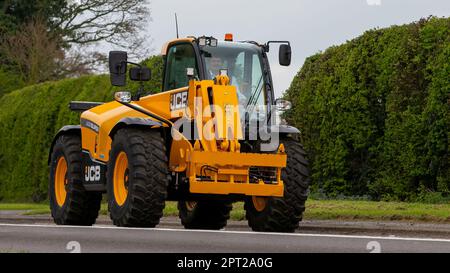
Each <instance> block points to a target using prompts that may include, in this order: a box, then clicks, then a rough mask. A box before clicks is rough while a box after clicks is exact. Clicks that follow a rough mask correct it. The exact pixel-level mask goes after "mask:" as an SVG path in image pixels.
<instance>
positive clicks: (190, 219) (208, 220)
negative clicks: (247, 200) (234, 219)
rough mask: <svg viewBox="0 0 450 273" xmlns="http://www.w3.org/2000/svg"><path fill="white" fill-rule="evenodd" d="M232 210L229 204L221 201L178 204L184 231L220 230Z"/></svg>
mask: <svg viewBox="0 0 450 273" xmlns="http://www.w3.org/2000/svg"><path fill="white" fill-rule="evenodd" d="M232 208H233V206H232V203H231V202H229V201H222V200H210V201H198V202H196V201H179V202H178V211H179V217H180V219H181V223H182V224H183V226H184V227H185V228H186V229H212V230H219V229H222V228H224V227H225V226H226V225H227V221H228V219H230V211H231V209H232Z"/></svg>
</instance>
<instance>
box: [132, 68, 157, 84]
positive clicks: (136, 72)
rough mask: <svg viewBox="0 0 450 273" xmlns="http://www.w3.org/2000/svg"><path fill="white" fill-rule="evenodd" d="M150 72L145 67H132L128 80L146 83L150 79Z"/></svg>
mask: <svg viewBox="0 0 450 273" xmlns="http://www.w3.org/2000/svg"><path fill="white" fill-rule="evenodd" d="M151 75H152V73H151V70H150V68H147V67H133V68H131V69H130V80H132V81H139V82H148V81H149V80H150V79H151Z"/></svg>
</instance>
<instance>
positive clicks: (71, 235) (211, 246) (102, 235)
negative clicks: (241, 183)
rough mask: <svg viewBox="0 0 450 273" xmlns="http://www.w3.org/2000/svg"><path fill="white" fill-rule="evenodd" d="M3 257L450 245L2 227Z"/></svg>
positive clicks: (442, 243) (449, 246) (438, 248)
mask: <svg viewBox="0 0 450 273" xmlns="http://www.w3.org/2000/svg"><path fill="white" fill-rule="evenodd" d="M0 252H51V253H55V252H56V253H59V252H66V253H67V252H83V253H89V252H151V253H154V252H163V253H165V252H177V253H182V252H190V253H217V252H225V253H226V252H228V253H236V252H244V253H258V252H266V253H267V252H270V253H272V252H275V253H299V252H308V253H316V252H326V253H334V252H339V253H342V252H352V253H354V252H357V253H358V252H361V253H368V252H383V253H385V252H433V253H435V252H450V240H449V239H431V238H406V237H397V236H395V237H394V236H366V235H340V234H312V233H294V234H278V233H256V232H251V231H237V230H223V231H191V230H183V229H180V228H156V229H130V228H117V227H113V226H109V225H97V226H94V227H69V226H64V227H63V226H55V225H51V224H11V223H9V224H0Z"/></svg>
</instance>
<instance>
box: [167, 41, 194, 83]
mask: <svg viewBox="0 0 450 273" xmlns="http://www.w3.org/2000/svg"><path fill="white" fill-rule="evenodd" d="M187 68H194V71H195V77H198V68H197V62H196V58H195V51H194V47H193V46H192V45H191V44H179V45H174V46H172V47H171V48H170V49H169V52H168V53H167V65H166V76H165V81H164V91H168V90H173V89H177V88H182V87H186V86H188V85H189V80H188V77H187V74H186V70H187Z"/></svg>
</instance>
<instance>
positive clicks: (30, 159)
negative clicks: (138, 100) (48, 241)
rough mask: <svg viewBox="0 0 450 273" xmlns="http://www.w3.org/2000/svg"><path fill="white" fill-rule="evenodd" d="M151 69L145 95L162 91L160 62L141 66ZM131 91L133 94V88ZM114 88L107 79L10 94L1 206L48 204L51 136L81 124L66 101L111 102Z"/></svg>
mask: <svg viewBox="0 0 450 273" xmlns="http://www.w3.org/2000/svg"><path fill="white" fill-rule="evenodd" d="M145 64H146V65H147V66H149V67H150V68H151V69H152V74H153V76H152V80H151V81H150V82H148V83H146V84H145V90H146V91H149V90H150V91H152V92H159V91H160V90H161V75H162V58H161V57H157V56H155V57H152V58H150V59H148V60H147V61H145ZM129 88H130V89H132V90H136V89H137V84H134V83H133V84H130V85H129ZM115 91H117V88H113V87H111V85H110V82H109V77H108V76H104V75H103V76H85V77H81V78H77V79H67V80H63V81H58V82H47V83H43V84H38V85H34V86H29V87H26V88H23V89H21V90H17V91H13V92H11V93H9V94H7V95H5V96H3V97H2V98H1V99H0V109H1V110H0V200H7V201H42V200H44V199H46V198H47V187H48V179H47V178H48V166H47V158H48V153H49V147H50V144H51V142H52V139H53V136H54V135H55V134H56V132H57V131H58V130H59V129H60V128H61V127H62V126H64V125H68V124H79V114H77V113H73V112H71V111H70V110H69V109H68V107H67V106H68V103H69V102H70V101H73V100H76V101H110V100H112V99H113V94H114V92H115Z"/></svg>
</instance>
